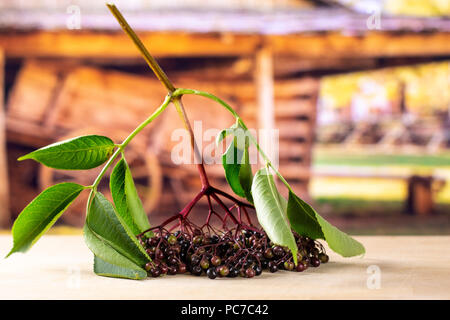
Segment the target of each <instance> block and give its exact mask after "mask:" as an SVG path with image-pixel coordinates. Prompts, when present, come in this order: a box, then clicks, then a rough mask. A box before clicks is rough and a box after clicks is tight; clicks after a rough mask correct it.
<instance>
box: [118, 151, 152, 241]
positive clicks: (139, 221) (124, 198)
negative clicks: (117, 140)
mask: <svg viewBox="0 0 450 320" xmlns="http://www.w3.org/2000/svg"><path fill="white" fill-rule="evenodd" d="M110 188H111V194H112V197H113V200H114V204H115V205H116V209H117V213H118V214H119V215H120V217H121V218H122V219H123V220H124V221H125V223H126V224H127V226H128V227H129V228H130V229H131V231H132V232H133V234H135V235H137V234H140V233H142V232H143V231H145V230H148V229H149V228H150V223H149V221H148V217H147V214H146V213H145V210H144V207H143V206H142V202H141V200H140V199H139V196H138V194H137V191H136V187H135V185H134V181H133V177H132V175H131V171H130V168H129V167H128V164H127V162H126V160H125V158H122V159H121V160H120V161H119V162H118V163H117V165H116V166H115V167H114V170H113V172H112V173H111V180H110Z"/></svg>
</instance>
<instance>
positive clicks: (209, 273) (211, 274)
mask: <svg viewBox="0 0 450 320" xmlns="http://www.w3.org/2000/svg"><path fill="white" fill-rule="evenodd" d="M206 275H207V276H208V278H210V279H215V278H217V272H216V268H209V269H208V271H206Z"/></svg>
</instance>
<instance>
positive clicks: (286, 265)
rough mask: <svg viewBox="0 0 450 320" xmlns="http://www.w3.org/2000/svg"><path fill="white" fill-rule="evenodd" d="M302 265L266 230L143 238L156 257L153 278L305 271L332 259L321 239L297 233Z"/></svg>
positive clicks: (196, 231) (150, 265) (163, 233)
mask: <svg viewBox="0 0 450 320" xmlns="http://www.w3.org/2000/svg"><path fill="white" fill-rule="evenodd" d="M294 236H295V240H296V243H297V247H298V253H297V258H298V264H297V266H295V264H294V261H293V257H292V253H291V251H290V250H289V249H288V248H286V247H281V246H278V245H274V244H273V243H272V242H271V241H270V239H269V238H268V237H267V234H266V233H265V232H264V231H262V230H261V231H254V230H249V229H236V230H231V231H227V232H222V233H220V234H217V233H215V232H214V233H211V232H207V233H205V232H203V231H202V230H200V229H194V230H192V232H180V231H177V232H175V233H170V232H168V231H165V230H162V229H161V230H160V231H159V232H158V233H156V234H155V236H153V237H151V238H144V237H141V238H140V242H141V244H142V245H143V246H144V248H145V250H146V251H147V253H148V255H149V256H150V258H151V259H152V261H151V262H149V263H147V264H146V265H145V269H146V270H147V272H148V273H149V275H150V276H152V277H159V276H161V275H165V274H169V275H175V274H182V273H186V272H190V273H191V274H193V275H196V276H200V275H202V274H206V275H207V276H208V277H209V278H210V279H215V278H217V277H230V278H234V277H238V276H239V277H245V278H253V277H255V276H259V275H261V273H262V272H263V270H269V271H270V272H272V273H273V272H277V271H278V270H288V271H297V272H302V271H304V270H306V269H307V268H308V267H318V266H319V265H320V264H321V263H326V262H328V255H327V254H326V253H325V250H324V248H323V247H322V245H321V244H320V243H319V242H316V241H314V240H312V239H310V238H308V237H303V236H300V235H298V234H296V233H295V232H294Z"/></svg>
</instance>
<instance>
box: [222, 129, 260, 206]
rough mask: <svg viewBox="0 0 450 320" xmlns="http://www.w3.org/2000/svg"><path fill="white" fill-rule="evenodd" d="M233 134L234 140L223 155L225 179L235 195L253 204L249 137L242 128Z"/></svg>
mask: <svg viewBox="0 0 450 320" xmlns="http://www.w3.org/2000/svg"><path fill="white" fill-rule="evenodd" d="M228 130H232V129H228ZM232 132H233V134H234V138H233V140H232V141H231V143H230V145H229V146H228V148H227V150H226V152H225V153H224V154H223V155H222V165H223V168H224V170H225V177H226V179H227V182H228V184H229V185H230V187H231V189H232V190H233V192H234V193H235V194H237V195H238V196H240V197H242V198H246V199H247V200H248V201H249V202H251V203H253V198H252V195H251V186H252V181H253V173H252V167H251V165H250V157H249V151H248V148H249V143H248V137H246V136H245V131H244V130H243V129H242V128H238V129H233V130H232Z"/></svg>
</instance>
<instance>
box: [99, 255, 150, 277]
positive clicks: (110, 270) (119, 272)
mask: <svg viewBox="0 0 450 320" xmlns="http://www.w3.org/2000/svg"><path fill="white" fill-rule="evenodd" d="M94 272H95V274H97V275H99V276H103V277H112V278H125V279H133V280H140V279H145V278H147V272H146V271H145V270H144V269H142V268H139V269H131V268H124V267H120V266H117V265H114V264H111V263H108V262H106V261H104V260H102V259H100V258H99V257H97V256H94Z"/></svg>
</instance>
